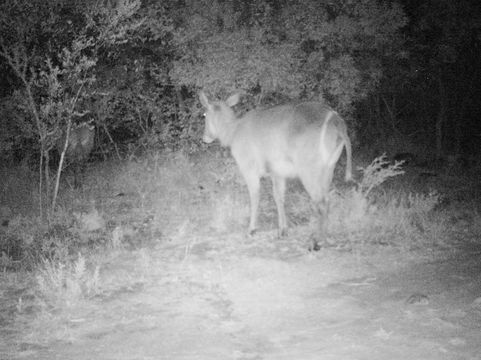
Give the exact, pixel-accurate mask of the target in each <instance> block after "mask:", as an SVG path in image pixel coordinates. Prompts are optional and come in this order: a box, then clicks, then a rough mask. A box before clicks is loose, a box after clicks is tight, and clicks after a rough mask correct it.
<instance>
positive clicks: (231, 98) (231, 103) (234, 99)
mask: <svg viewBox="0 0 481 360" xmlns="http://www.w3.org/2000/svg"><path fill="white" fill-rule="evenodd" d="M239 100H240V94H239V93H235V94H234V95H231V96H229V98H228V99H227V100H226V101H225V103H226V104H227V106H229V107H232V106H234V105H235V104H237V103H238V102H239Z"/></svg>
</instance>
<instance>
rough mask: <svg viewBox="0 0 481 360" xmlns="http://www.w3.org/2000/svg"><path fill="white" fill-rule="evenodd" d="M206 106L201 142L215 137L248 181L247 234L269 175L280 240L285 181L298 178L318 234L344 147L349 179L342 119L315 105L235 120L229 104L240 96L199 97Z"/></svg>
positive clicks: (254, 112)
mask: <svg viewBox="0 0 481 360" xmlns="http://www.w3.org/2000/svg"><path fill="white" fill-rule="evenodd" d="M199 98H200V102H201V103H202V105H203V106H204V107H205V109H206V112H205V129H204V136H203V141H204V142H206V143H211V142H212V141H214V140H216V139H218V140H219V141H220V143H221V144H222V145H223V146H227V147H229V148H230V149H231V153H232V155H233V156H234V158H235V160H236V162H237V165H238V166H239V169H240V171H241V173H242V175H243V177H244V179H245V181H246V183H247V187H248V190H249V196H250V222H249V234H251V235H252V234H254V233H255V231H256V226H257V212H258V206H259V189H260V179H261V177H263V176H266V175H268V176H270V177H271V179H272V184H273V192H274V200H275V203H276V206H277V213H278V219H279V236H285V235H286V234H287V220H286V214H285V210H284V193H285V188H286V179H288V178H299V179H300V180H301V182H302V184H303V186H304V188H305V189H306V190H307V192H308V193H309V196H310V197H311V199H312V200H313V202H314V205H315V208H316V210H317V211H318V212H319V214H318V215H319V222H320V224H319V225H320V226H319V231H322V230H323V228H324V223H325V218H326V216H327V197H328V192H329V187H330V185H331V181H332V177H333V173H334V167H335V166H336V163H337V161H338V160H339V157H340V156H341V153H342V150H343V148H344V147H345V148H346V155H347V160H346V181H348V180H350V179H351V177H352V165H351V142H350V140H349V137H348V135H347V128H346V124H345V122H344V120H343V119H342V118H341V117H340V116H339V115H338V114H337V113H336V112H335V111H333V110H332V109H330V108H329V107H327V106H326V105H324V104H321V103H318V102H304V103H300V104H297V105H282V106H275V107H272V108H269V109H265V110H251V111H250V112H248V113H247V114H245V115H244V116H242V117H241V118H238V117H236V115H235V113H234V111H233V109H232V106H234V105H235V104H237V103H238V101H239V94H234V95H232V96H231V97H229V98H228V99H227V100H226V101H216V102H210V101H209V100H208V98H207V96H206V95H205V94H204V92H202V91H201V92H200V93H199Z"/></svg>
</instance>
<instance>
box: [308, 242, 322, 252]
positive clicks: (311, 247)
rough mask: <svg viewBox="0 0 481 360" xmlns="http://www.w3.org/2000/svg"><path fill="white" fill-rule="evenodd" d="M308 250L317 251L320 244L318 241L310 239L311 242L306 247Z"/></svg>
mask: <svg viewBox="0 0 481 360" xmlns="http://www.w3.org/2000/svg"><path fill="white" fill-rule="evenodd" d="M308 250H309V251H319V250H321V246H320V245H319V243H318V242H317V241H316V240H313V241H311V243H310V245H309V247H308Z"/></svg>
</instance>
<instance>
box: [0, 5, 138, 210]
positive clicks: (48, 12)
mask: <svg viewBox="0 0 481 360" xmlns="http://www.w3.org/2000/svg"><path fill="white" fill-rule="evenodd" d="M139 6H140V2H139V1H137V0H132V1H130V0H123V1H118V2H117V3H116V5H115V7H111V6H99V5H98V2H95V1H91V2H86V3H83V4H81V3H80V2H73V3H72V2H70V1H68V0H50V1H47V2H44V1H41V0H35V1H27V0H7V1H5V2H3V3H2V4H1V8H0V12H1V14H2V16H1V19H0V27H1V34H2V36H1V38H0V56H2V57H3V59H4V60H5V62H6V63H7V64H8V66H9V68H10V69H11V71H12V72H13V74H14V75H15V76H16V78H17V79H18V81H19V86H18V90H15V91H14V92H13V94H12V96H11V97H10V98H9V99H8V101H10V102H11V103H12V104H13V105H14V107H16V108H17V109H20V110H22V111H23V112H24V113H25V114H28V115H27V116H25V117H23V118H22V117H17V118H16V119H17V121H18V122H19V124H18V128H19V129H21V130H22V131H24V132H25V133H29V132H30V133H33V134H34V136H35V137H36V139H37V141H38V143H39V148H40V158H39V164H40V166H39V169H40V170H39V180H40V181H39V193H40V199H42V196H43V180H44V179H45V180H46V183H47V190H48V189H49V186H50V180H49V167H48V162H49V161H48V160H49V152H50V151H51V149H52V148H53V146H54V144H55V143H56V141H57V139H58V138H59V137H60V136H61V134H62V132H64V131H65V133H66V134H67V135H66V136H65V144H64V147H63V149H62V156H61V160H60V164H59V168H58V172H57V178H56V185H55V191H54V195H53V200H52V208H55V201H56V195H57V191H58V183H59V179H60V175H61V171H62V164H63V159H64V157H65V150H66V148H67V144H68V141H69V134H70V128H71V126H72V122H73V117H74V116H75V115H81V114H83V113H85V111H88V110H87V109H85V108H83V109H82V105H85V103H86V102H87V101H88V100H89V98H90V97H91V94H92V92H93V90H94V89H93V85H94V83H95V74H94V72H93V68H94V67H95V65H96V64H97V56H98V54H99V52H100V51H101V50H105V49H106V48H108V47H109V46H112V45H116V44H119V43H121V42H124V41H125V38H126V35H127V34H128V33H129V32H130V31H132V30H133V29H135V28H136V27H138V23H137V22H134V21H131V19H132V17H133V15H134V14H135V12H136V11H137V9H138V7H139ZM44 40H46V41H44ZM44 160H46V161H45V162H44ZM47 195H48V191H47ZM42 209H43V204H42V200H41V201H40V211H41V213H42V211H43V210H42Z"/></svg>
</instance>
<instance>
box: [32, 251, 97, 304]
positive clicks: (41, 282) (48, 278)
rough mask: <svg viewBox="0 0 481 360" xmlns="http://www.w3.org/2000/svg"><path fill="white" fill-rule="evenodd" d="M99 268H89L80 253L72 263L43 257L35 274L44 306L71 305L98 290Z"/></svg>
mask: <svg viewBox="0 0 481 360" xmlns="http://www.w3.org/2000/svg"><path fill="white" fill-rule="evenodd" d="M99 270H100V268H99V266H96V267H95V268H94V269H93V270H89V269H88V268H87V264H86V261H85V258H84V257H83V256H82V254H79V255H78V258H77V260H75V261H74V262H73V263H67V262H56V261H52V260H47V259H44V260H43V263H42V265H41V267H40V268H39V270H38V274H37V275H36V281H37V286H38V292H39V295H40V298H41V299H42V300H43V303H44V305H45V306H46V307H52V308H54V309H58V308H60V309H62V308H69V307H72V306H74V305H75V304H77V303H78V302H79V301H80V300H82V299H85V298H88V297H90V296H92V295H94V294H96V293H97V292H98V286H99Z"/></svg>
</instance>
